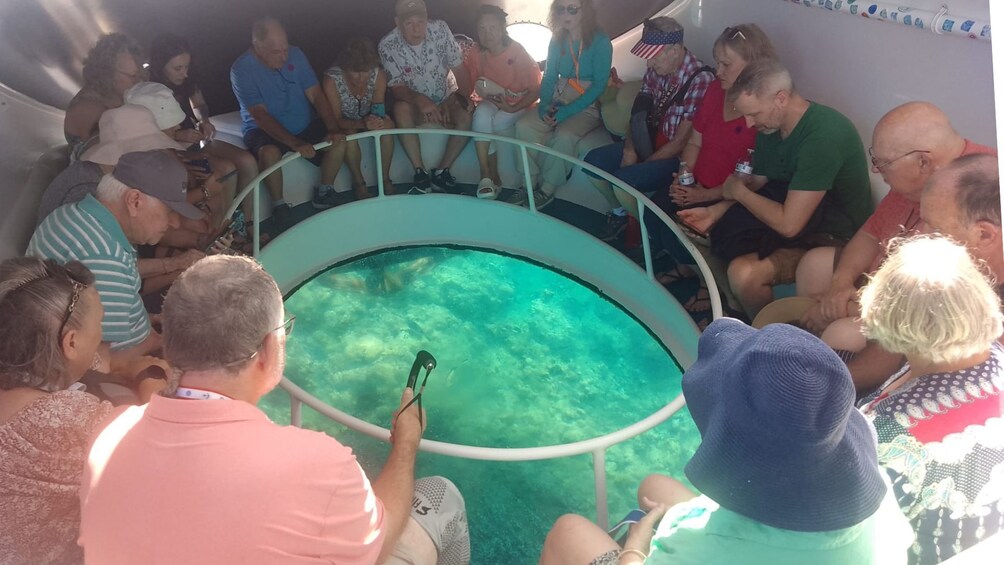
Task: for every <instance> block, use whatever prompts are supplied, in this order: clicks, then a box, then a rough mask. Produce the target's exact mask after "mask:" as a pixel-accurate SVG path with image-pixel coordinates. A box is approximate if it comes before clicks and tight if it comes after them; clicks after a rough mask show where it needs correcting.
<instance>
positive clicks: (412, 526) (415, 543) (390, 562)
mask: <svg viewBox="0 0 1004 565" xmlns="http://www.w3.org/2000/svg"><path fill="white" fill-rule="evenodd" d="M395 547H396V548H400V549H401V551H398V549H395V550H394V553H393V554H391V555H390V557H388V558H387V559H386V560H385V561H384V565H405V564H410V565H435V563H436V560H437V559H438V558H439V555H438V554H437V552H436V545H435V544H434V543H433V541H432V538H430V537H429V534H428V533H427V532H426V531H425V530H424V529H423V528H422V526H420V525H418V522H416V521H415V519H414V518H412V517H410V516H409V517H408V523H407V524H405V526H404V530H403V531H402V532H401V536H400V537H399V538H398V539H397V545H396V546H395Z"/></svg>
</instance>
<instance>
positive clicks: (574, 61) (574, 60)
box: [568, 38, 582, 80]
mask: <svg viewBox="0 0 1004 565" xmlns="http://www.w3.org/2000/svg"><path fill="white" fill-rule="evenodd" d="M568 54H569V55H571V56H572V66H573V67H575V80H579V59H580V58H581V57H582V40H581V39H580V40H579V54H578V55H576V54H575V53H573V52H572V38H568Z"/></svg>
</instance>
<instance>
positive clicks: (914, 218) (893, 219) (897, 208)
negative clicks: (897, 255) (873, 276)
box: [861, 139, 997, 272]
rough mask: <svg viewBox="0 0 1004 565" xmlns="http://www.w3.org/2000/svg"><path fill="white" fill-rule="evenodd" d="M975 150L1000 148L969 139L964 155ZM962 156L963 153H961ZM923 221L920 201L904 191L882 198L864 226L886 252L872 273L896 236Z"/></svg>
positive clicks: (993, 152)
mask: <svg viewBox="0 0 1004 565" xmlns="http://www.w3.org/2000/svg"><path fill="white" fill-rule="evenodd" d="M973 153H989V154H991V155H996V154H997V150H996V149H994V148H993V147H987V146H985V145H980V144H978V143H973V142H972V141H969V140H968V139H967V140H966V146H965V148H964V149H963V150H962V155H971V154H973ZM960 157H961V155H960ZM919 222H920V202H914V201H912V200H910V199H908V198H906V197H905V196H903V195H902V194H900V193H898V192H894V191H891V190H890V191H889V193H888V194H886V195H885V197H884V198H882V201H881V202H879V204H878V206H876V207H875V213H874V214H872V215H871V216H870V217H869V218H868V220H867V221H866V222H865V224H864V225H863V226H861V229H862V230H863V231H864V232H865V233H866V234H868V235H870V236H872V237H874V238H875V239H876V240H877V241H878V242H879V243H880V244H882V251H881V252H880V253H879V254H878V256H877V257H875V259H874V260H873V261H872V264H871V267H869V269H868V272H874V271H875V270H876V269H878V267H879V265H880V264H881V263H882V261H884V260H885V244H886V242H888V241H889V240H890V239H892V238H894V237H900V236H906V235H910V234H912V233H915V232H916V231H918V229H919V226H918V224H919Z"/></svg>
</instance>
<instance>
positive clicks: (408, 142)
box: [394, 101, 425, 169]
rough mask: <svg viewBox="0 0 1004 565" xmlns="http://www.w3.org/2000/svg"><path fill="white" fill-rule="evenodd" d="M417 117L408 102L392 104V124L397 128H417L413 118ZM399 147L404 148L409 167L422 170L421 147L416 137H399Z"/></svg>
mask: <svg viewBox="0 0 1004 565" xmlns="http://www.w3.org/2000/svg"><path fill="white" fill-rule="evenodd" d="M416 115H418V110H416V108H415V106H414V105H413V104H410V103H408V102H401V101H398V102H395V103H394V122H395V123H397V127H399V128H413V127H416V126H418V122H417V120H416V119H415V116H416ZM399 137H400V138H401V147H404V153H405V155H407V156H408V160H409V161H411V166H412V167H415V168H416V169H424V168H425V163H423V162H422V146H421V145H420V144H419V141H418V136H417V135H415V134H407V135H404V134H402V135H400V136H399Z"/></svg>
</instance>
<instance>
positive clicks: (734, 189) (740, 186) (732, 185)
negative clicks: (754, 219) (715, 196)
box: [722, 175, 749, 200]
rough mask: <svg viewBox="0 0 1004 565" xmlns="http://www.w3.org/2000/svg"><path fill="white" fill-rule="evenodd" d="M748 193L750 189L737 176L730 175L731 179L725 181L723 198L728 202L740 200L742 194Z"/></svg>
mask: <svg viewBox="0 0 1004 565" xmlns="http://www.w3.org/2000/svg"><path fill="white" fill-rule="evenodd" d="M748 191H749V187H747V186H746V183H745V182H743V179H741V178H739V177H737V176H735V175H729V178H727V179H725V184H723V185H722V198H724V199H726V200H738V199H739V195H740V194H741V193H743V192H748Z"/></svg>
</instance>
